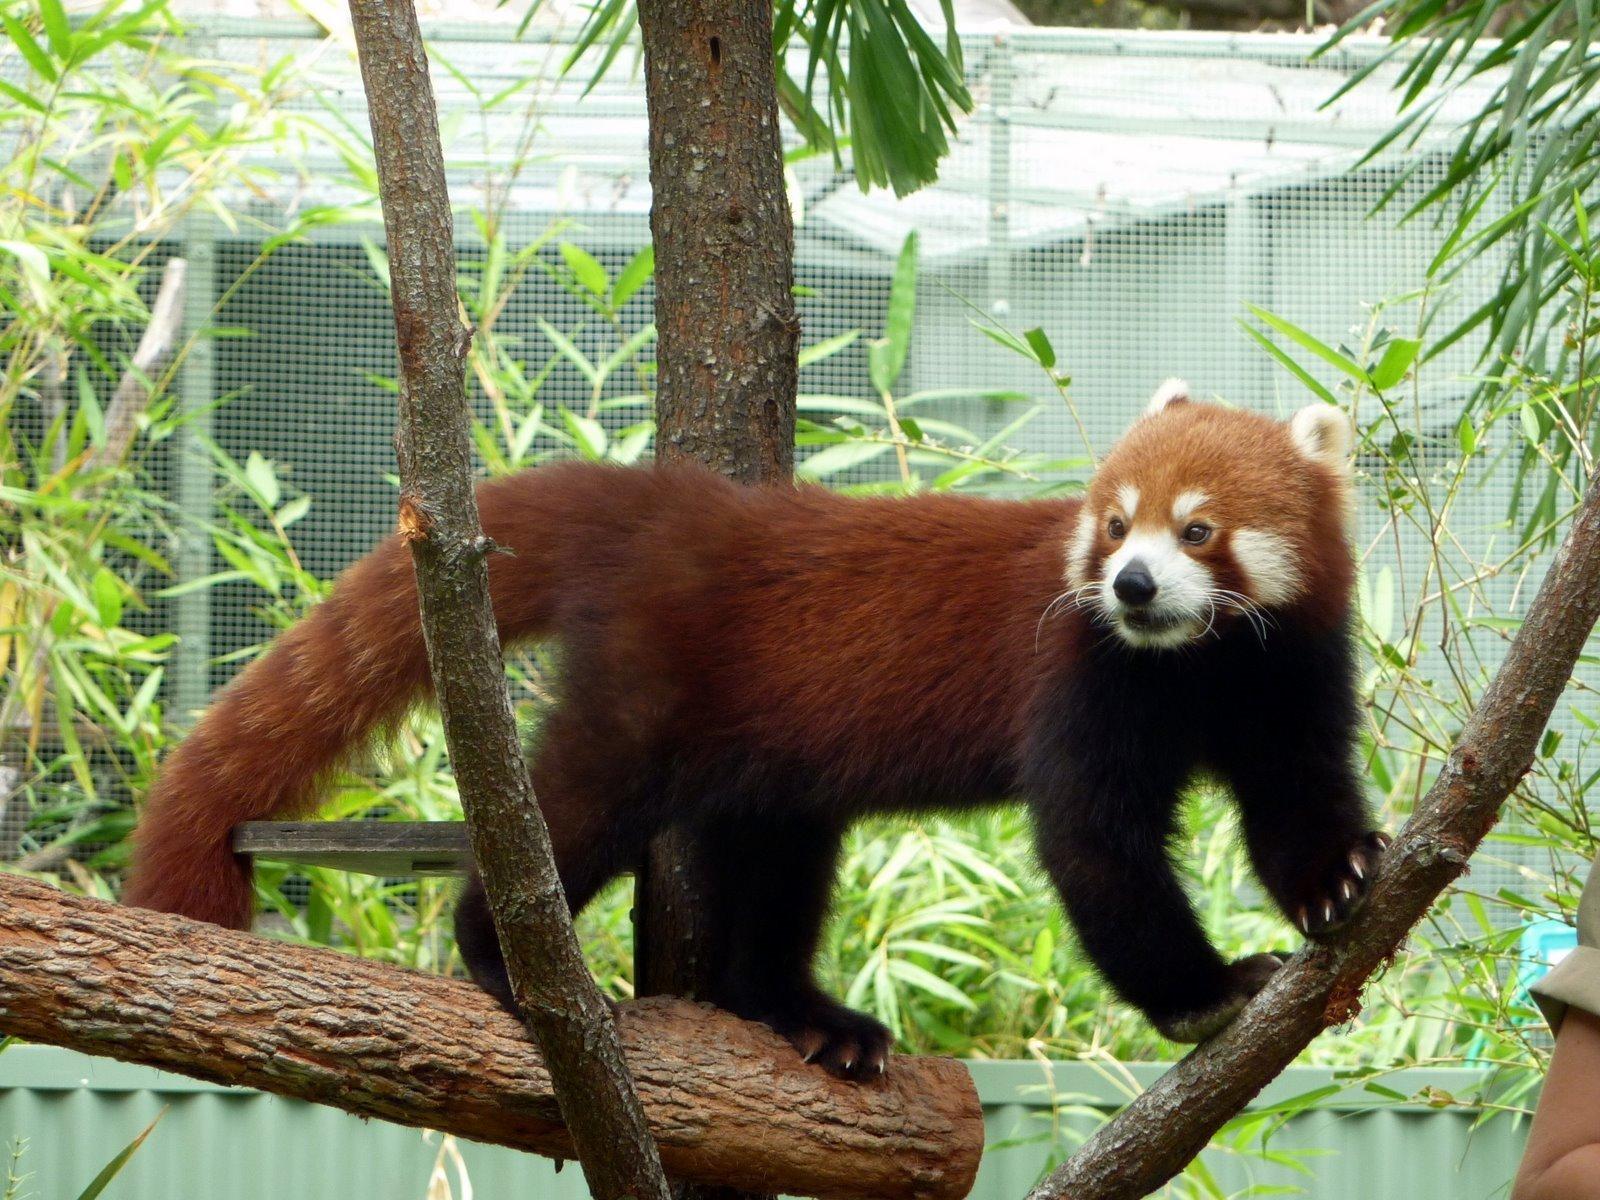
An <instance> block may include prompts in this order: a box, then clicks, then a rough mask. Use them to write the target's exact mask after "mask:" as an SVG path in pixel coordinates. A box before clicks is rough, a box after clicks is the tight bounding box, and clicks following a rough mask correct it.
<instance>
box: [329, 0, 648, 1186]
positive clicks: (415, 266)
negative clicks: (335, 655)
mask: <svg viewBox="0 0 1600 1200" xmlns="http://www.w3.org/2000/svg"><path fill="white" fill-rule="evenodd" d="M350 13H351V17H352V19H353V24H354V29H355V38H356V49H357V51H358V54H359V57H360V60H361V78H362V82H363V83H364V84H365V86H366V92H367V105H368V115H369V117H370V119H371V124H372V141H373V150H374V152H375V156H376V159H377V168H378V193H379V199H380V200H381V202H382V206H383V223H384V231H385V233H386V234H387V237H388V248H389V277H390V286H391V295H392V301H393V304H394V323H395V334H396V337H397V339H398V342H399V349H400V419H399V426H398V428H397V430H396V433H395V451H396V455H397V457H398V459H399V462H400V486H401V491H400V530H401V533H402V535H403V536H404V537H406V538H407V539H408V540H409V541H410V543H411V549H412V557H413V561H414V563H415V566H416V574H417V596H418V600H419V602H420V607H421V611H422V629H423V635H424V638H425V640H426V643H427V648H428V666H429V669H430V670H431V671H432V674H433V683H434V691H435V693H436V695H437V696H438V700H439V710H440V714H441V716H442V717H443V720H444V730H445V740H446V743H447V745H448V746H449V749H450V761H451V765H452V767H453V769H454V771H455V776H456V782H457V785H458V787H459V789H460V793H461V806H462V809H463V810H464V812H465V814H466V818H467V829H468V834H469V836H470V837H471V841H472V849H473V854H474V857H475V858H476V860H477V863H478V867H479V870H480V871H481V872H482V875H483V880H484V885H485V888H486V890H487V892H488V896H489V901H490V907H491V908H492V909H493V912H494V914H495V927H496V930H497V932H498V935H499V938H500V944H501V947H502V949H503V950H504V952H505V960H506V968H507V970H508V972H509V974H510V977H511V984H512V992H513V995H514V996H515V997H516V1001H517V1007H518V1009H519V1010H520V1011H521V1013H522V1018H523V1022H524V1024H525V1025H526V1026H527V1029H528V1031H529V1032H530V1033H531V1034H532V1035H533V1036H534V1038H535V1039H536V1040H537V1041H538V1044H539V1046H540V1048H541V1049H542V1050H543V1052H544V1056H545V1061H546V1062H547V1063H548V1064H549V1069H550V1075H551V1079H552V1083H553V1086H554V1089H555V1096H556V1099H557V1101H559V1103H560V1108H561V1112H562V1114H563V1115H564V1117H565V1118H566V1122H567V1126H568V1128H569V1130H570V1131H571V1134H572V1141H573V1143H574V1145H575V1147H576V1149H577V1157H578V1160H579V1162H580V1163H582V1165H583V1172H584V1178H585V1179H586V1180H587V1181H588V1184H589V1190H590V1191H591V1192H592V1193H593V1194H594V1196H595V1197H597V1200H618V1198H620V1197H624V1196H626V1197H631V1198H632V1200H665V1198H666V1197H667V1196H669V1195H670V1194H671V1193H670V1191H669V1189H668V1186H667V1182H666V1177H665V1175H664V1174H663V1172H662V1168H661V1162H660V1159H659V1157H658V1156H657V1153H656V1148H655V1144H654V1141H653V1140H652V1138H651V1136H650V1131H649V1129H648V1127H647V1126H646V1124H645V1119H644V1112H643V1110H642V1109H641V1108H640V1105H639V1098H638V1096H637V1095H636V1094H635V1092H634V1088H633V1082H632V1080H631V1079H630V1077H629V1075H628V1068H627V1065H626V1063H625V1062H624V1061H623V1057H622V1047H621V1043H620V1042H619V1040H618V1038H617V1031H616V1028H615V1026H614V1025H613V1023H612V1020H611V1014H610V1012H609V1010H608V1009H607V1006H606V1003H605V1000H604V998H603V997H602V996H601V995H600V991H599V989H598V988H597V987H596V986H595V983H594V980H593V978H592V977H591V976H590V974H589V969H588V967H587V965H586V964H585V963H584V960H583V954H582V951H581V950H580V948H579V946H578V939H577V935H576V934H575V933H574V932H573V929H572V918H571V914H570V913H569V912H568V911H567V902H566V897H565V895H564V894H563V892H562V890H561V881H560V878H559V876H558V875H557V874H556V867H555V860H554V857H553V855H552V853H551V849H550V835H549V832H548V830H547V829H546V828H545V824H544V819H543V817H542V816H541V815H540V813H539V807H538V805H537V803H536V802H535V800H534V795H533V788H532V785H531V784H530V782H529V779H528V770H527V766H526V764H525V763H524V761H523V757H522V746H521V741H520V738H519V737H518V734H517V724H516V719H515V717H514V715H513V713H512V709H511V699H510V696H509V694H508V693H507V691H506V682H505V667H504V664H503V663H502V661H501V656H500V641H499V637H498V635H497V633H496V630H495V621H494V611H493V609H492V607H491V606H490V602H489V571H488V564H487V563H486V562H485V557H486V556H487V555H488V554H489V553H491V552H493V551H494V549H495V548H494V546H493V544H492V543H491V542H490V541H489V539H487V538H486V537H484V535H483V528H482V526H481V525H480V524H479V520H478V505H477V499H476V497H475V495H474V493H473V481H472V472H473V462H472V437H471V413H470V411H469V409H468V405H467V398H466V389H465V382H464V366H465V359H466V354H467V348H468V346H469V345H470V343H471V338H472V331H471V330H470V329H468V328H467V327H466V326H465V324H463V322H462V320H461V317H460V314H459V301H458V299H457V295H456V256H455V240H454V229H453V226H452V220H451V212H450V197H449V193H448V190H447V187H446V180H445V170H444V154H443V149H442V147H441V145H440V142H439V120H438V113H437V110H436V109H435V106H434V99H433V86H432V83H431V81H430V80H429V78H428V60H427V55H426V54H425V53H424V51H423V48H422V34H421V31H420V30H419V28H418V26H417V16H416V12H415V9H414V8H413V6H412V2H411V0H351V3H350ZM443 1023H446V1024H447V1023H448V1019H445V1020H444V1021H443Z"/></svg>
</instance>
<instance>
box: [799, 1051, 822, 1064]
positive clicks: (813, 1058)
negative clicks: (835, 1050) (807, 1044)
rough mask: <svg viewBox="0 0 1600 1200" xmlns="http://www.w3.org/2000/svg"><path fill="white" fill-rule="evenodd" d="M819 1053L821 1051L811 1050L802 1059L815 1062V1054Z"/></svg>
mask: <svg viewBox="0 0 1600 1200" xmlns="http://www.w3.org/2000/svg"><path fill="white" fill-rule="evenodd" d="M821 1053H822V1051H820V1050H813V1051H812V1052H811V1053H810V1054H808V1055H806V1056H805V1059H804V1060H803V1061H805V1062H808V1063H811V1062H816V1061H817V1055H819V1054H821Z"/></svg>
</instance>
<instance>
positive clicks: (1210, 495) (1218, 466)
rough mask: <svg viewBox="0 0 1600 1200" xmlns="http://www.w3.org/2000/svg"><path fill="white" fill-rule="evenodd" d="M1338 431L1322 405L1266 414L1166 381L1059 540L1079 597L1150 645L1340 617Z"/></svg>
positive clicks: (1343, 544)
mask: <svg viewBox="0 0 1600 1200" xmlns="http://www.w3.org/2000/svg"><path fill="white" fill-rule="evenodd" d="M1350 441H1351V428H1350V422H1349V419H1348V418H1347V417H1346V416H1345V415H1344V413H1342V412H1340V411H1339V410H1338V409H1336V408H1333V407H1332V406H1330V405H1326V404H1316V405H1312V406H1311V407H1309V408H1304V409H1301V410H1300V411H1299V412H1297V413H1296V414H1295V415H1294V416H1293V417H1292V418H1290V419H1289V420H1288V421H1278V420H1274V419H1273V418H1271V417H1266V416H1262V415H1260V414H1258V413H1250V412H1243V411H1241V410H1238V409H1232V408H1224V407H1223V406H1221V405H1219V404H1206V403H1199V402H1196V401H1194V400H1192V399H1190V397H1189V394H1188V389H1187V387H1186V386H1185V385H1184V384H1183V383H1182V382H1180V381H1178V380H1169V381H1168V382H1167V383H1165V384H1163V385H1162V386H1161V388H1160V389H1159V390H1158V391H1157V392H1156V394H1155V396H1154V397H1153V398H1152V399H1151V401H1150V405H1149V407H1148V408H1147V409H1146V411H1145V414H1144V415H1143V416H1142V417H1140V418H1139V420H1138V421H1136V422H1135V423H1134V425H1133V427H1132V428H1131V429H1129V430H1128V432H1127V433H1126V434H1124V435H1123V437H1122V439H1121V440H1120V441H1119V442H1118V443H1117V444H1116V445H1115V446H1114V447H1112V450H1111V453H1110V454H1109V455H1107V456H1106V459H1105V461H1104V462H1103V463H1102V464H1101V466H1100V469H1099V471H1098V472H1096V474H1095V477H1094V479H1093V480H1092V481H1091V483H1090V484H1089V490H1088V493H1087V495H1086V496H1085V498H1084V503H1083V507H1082V509H1081V510H1080V511H1079V513H1078V519H1077V523H1076V525H1075V526H1074V528H1073V531H1072V533H1071V536H1070V537H1069V539H1068V542H1067V554H1066V574H1067V582H1068V584H1069V585H1070V586H1071V587H1072V588H1073V589H1074V593H1075V595H1076V596H1077V597H1078V602H1079V604H1080V605H1081V606H1082V607H1084V608H1086V609H1088V610H1089V611H1091V612H1093V613H1096V614H1097V615H1098V617H1099V618H1101V619H1102V620H1104V622H1105V623H1106V624H1108V625H1109V626H1110V627H1111V628H1112V629H1113V630H1114V631H1115V632H1116V633H1117V634H1118V635H1119V636H1120V637H1121V638H1122V639H1123V640H1124V641H1125V642H1127V643H1128V644H1129V645H1132V646H1137V647H1145V648H1156V649H1159V648H1171V647H1177V646H1182V645H1185V644H1187V643H1189V642H1193V641H1197V640H1199V639H1201V638H1204V637H1207V636H1209V635H1212V634H1215V633H1221V632H1224V631H1226V630H1227V629H1228V627H1230V626H1231V625H1236V624H1238V623H1240V622H1242V621H1251V622H1252V623H1256V624H1257V625H1258V627H1260V626H1264V625H1265V624H1266V623H1270V622H1271V621H1272V620H1273V619H1274V617H1275V615H1276V614H1283V613H1287V612H1291V611H1292V612H1295V613H1298V614H1300V615H1302V616H1303V617H1305V618H1307V619H1309V620H1311V621H1312V622H1314V623H1316V624H1317V625H1319V626H1326V625H1331V624H1334V623H1336V622H1339V621H1342V620H1343V619H1344V617H1345V614H1346V611H1347V609H1348V607H1349V603H1350V589H1351V583H1352V580H1353V576H1354V565H1353V560H1352V557H1351V553H1350V546H1349V541H1348V530H1347V514H1348V512H1349V509H1350V485H1349V466H1348V461H1347V460H1348V457H1349V453H1350Z"/></svg>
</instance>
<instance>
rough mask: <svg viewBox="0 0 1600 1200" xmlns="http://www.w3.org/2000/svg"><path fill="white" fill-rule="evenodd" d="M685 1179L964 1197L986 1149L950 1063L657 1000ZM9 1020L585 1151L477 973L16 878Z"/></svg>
mask: <svg viewBox="0 0 1600 1200" xmlns="http://www.w3.org/2000/svg"><path fill="white" fill-rule="evenodd" d="M618 1021H619V1024H620V1026H621V1031H622V1041H623V1045H624V1047H625V1048H626V1051H627V1056H628V1061H629V1062H631V1063H632V1064H633V1065H634V1070H635V1071H636V1073H637V1077H638V1082H639V1091H640V1095H641V1097H642V1099H643V1101H644V1110H645V1115H646V1116H647V1117H648V1119H649V1122H650V1128H651V1130H652V1131H653V1132H654V1134H655V1136H656V1138H657V1139H659V1142H660V1145H661V1151H662V1157H663V1159H664V1160H665V1162H666V1164H667V1166H668V1168H669V1169H670V1170H671V1171H672V1173H673V1174H674V1175H675V1176H678V1177H681V1178H684V1179H691V1180H698V1181H702V1182H706V1183H713V1184H721V1185H725V1186H737V1187H744V1188H755V1189H761V1190H767V1191H773V1192H784V1193H787V1194H789V1195H801V1196H804V1195H811V1196H821V1197H837V1198H839V1200H852V1198H856V1197H861V1196H874V1197H883V1198H884V1200H960V1198H961V1197H962V1196H964V1195H965V1194H966V1192H967V1190H968V1189H969V1188H970V1187H971V1186H972V1180H973V1176H974V1175H975V1173H976V1172H977V1168H978V1158H979V1155H980V1153H981V1152H982V1148H983V1114H982V1110H981V1109H980V1108H979V1105H978V1096H977V1091H976V1089H974V1087H973V1086H972V1080H971V1078H970V1076H968V1074H967V1072H966V1069H965V1068H964V1067H962V1066H961V1064H959V1063H957V1062H955V1061H953V1060H950V1059H924V1058H903V1059H899V1060H897V1061H896V1063H895V1069H894V1070H893V1071H892V1072H890V1074H889V1076H888V1077H887V1078H886V1079H885V1080H884V1081H883V1082H882V1083H878V1084H873V1085H871V1086H861V1085H858V1084H851V1083H844V1082H841V1081H839V1080H835V1079H833V1078H831V1077H830V1076H828V1075H826V1074H824V1073H823V1072H821V1071H817V1070H814V1069H807V1068H805V1067H804V1066H803V1065H802V1064H801V1062H800V1059H799V1056H798V1055H797V1054H796V1053H795V1051H794V1050H793V1048H791V1047H790V1046H789V1044H788V1043H787V1042H785V1041H783V1040H782V1039H781V1038H779V1037H778V1036H777V1035H776V1034H774V1033H772V1032H771V1031H770V1030H768V1029H766V1028H765V1027H764V1026H761V1025H754V1024H751V1023H749V1022H745V1021H740V1020H738V1019H737V1018H736V1017H732V1016H729V1015H728V1014H727V1013H723V1012H719V1011H717V1010H715V1009H712V1008H709V1007H707V1006H705V1005H700V1004H694V1003H691V1002H688V1001H680V1000H666V999H657V1000H647V1001H641V1002H640V1003H638V1004H635V1005H625V1006H623V1008H622V1010H621V1013H620V1015H619V1018H618ZM0 1029H4V1031H5V1032H6V1033H10V1034H16V1035H18V1036H21V1037H26V1038H32V1039H34V1040H37V1041H41V1042H49V1043H53V1044H56V1045H61V1046H68V1047H71V1048H72V1049H75V1050H81V1051H84V1052H85V1053H89V1054H100V1055H109V1056H111V1057H113V1058H119V1059H123V1060H126V1061H129V1062H139V1063H146V1064H148V1065H151V1066H156V1067H161V1068H164V1069H167V1070H173V1071H178V1072H181V1073H183V1074H186V1075H193V1076H197V1077H199V1078H202V1079H213V1080H218V1081H221V1082H224V1083H233V1084H239V1085H242V1086H249V1087H255V1088H260V1089H262V1090H264V1091H268V1092H272V1093H274V1094H276V1095H280V1096H291V1097H295V1098H298V1099H302V1100H311V1101H316V1102H318V1103H324V1104H331V1105H333V1106H334V1107H336V1108H341V1109H344V1110H346V1111H348V1112H353V1113H357V1114H359V1115H361V1116H366V1117H377V1118H380V1119H382V1120H386V1121H396V1122H399V1123H401V1124H405V1125H418V1126H426V1127H427V1128H430V1129H438V1130H441V1131H444V1132H447V1133H454V1134H458V1135H460V1136H462V1137H467V1138H472V1139H473V1140H476V1141H482V1142H492V1143H496V1144H499V1145H505V1146H512V1147H515V1148H517V1149H521V1150H528V1151H532V1152H534V1153H537V1154H545V1155H553V1156H557V1157H571V1156H572V1153H573V1147H572V1142H571V1139H570V1138H569V1137H568V1135H567V1133H566V1131H565V1130H564V1129H563V1128H562V1125H561V1111H562V1106H558V1105H557V1103H556V1100H555V1097H554V1095H553V1094H552V1091H551V1083H550V1074H549V1070H548V1067H547V1066H546V1065H545V1062H544V1061H543V1060H542V1059H541V1057H540V1055H539V1052H538V1050H537V1049H536V1048H535V1047H534V1046H533V1045H532V1043H530V1042H529V1041H528V1039H527V1037H526V1036H525V1035H524V1034H523V1032H522V1030H521V1028H520V1027H519V1026H518V1024H517V1022H516V1021H515V1020H513V1019H512V1018H511V1017H509V1016H507V1015H506V1014H505V1013H504V1012H502V1011H501V1010H500V1008H499V1007H498V1006H497V1005H496V1004H495V1003H494V1002H493V1001H491V1000H490V999H489V998H488V997H487V996H486V995H484V993H482V992H481V991H479V990H478V989H477V988H476V987H474V986H472V985H471V984H469V983H466V982H464V981H461V980H454V979H446V978H442V977H440V976H437V975H427V974H422V973H420V972H416V971H407V970H403V969H401V968H398V967H392V966H386V965H384V964H382V963H376V962H370V961H367V960H364V959H359V958H355V957H354V956H352V955H348V954H341V953H338V952H337V951H333V950H325V949H320V948H311V947H304V946H294V945H290V944H288V943H285V942H275V941H270V940H268V939H266V938H261V937H256V936H253V935H251V934H248V933H240V932H237V931H235V930H228V929H221V928H219V927H217V926H215V925H206V924H202V923H200V922H196V921H188V920H185V919H184V918H182V917H174V916H169V915H167V914H164V913H153V912H144V911H140V910H135V909H127V908H122V907H119V906H117V905H112V904H106V903H104V902H102V901H99V900H86V899H82V898H79V897H75V896H69V895H67V894H66V893H64V892H60V891H57V890H55V889H54V888H51V887H49V886H47V885H46V884H44V883H41V882H39V881H37V880H32V879H28V878H26V877H23V876H19V875H3V874H0Z"/></svg>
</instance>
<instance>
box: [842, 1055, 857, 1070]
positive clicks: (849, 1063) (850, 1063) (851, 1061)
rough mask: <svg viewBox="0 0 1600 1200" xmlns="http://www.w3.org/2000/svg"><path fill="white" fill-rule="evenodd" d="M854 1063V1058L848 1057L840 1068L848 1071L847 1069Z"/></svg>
mask: <svg viewBox="0 0 1600 1200" xmlns="http://www.w3.org/2000/svg"><path fill="white" fill-rule="evenodd" d="M855 1065H856V1060H855V1059H853V1058H852V1059H849V1060H848V1061H847V1062H846V1063H845V1064H844V1066H843V1067H841V1068H840V1070H843V1071H848V1070H850V1068H852V1067H854V1066H855Z"/></svg>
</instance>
